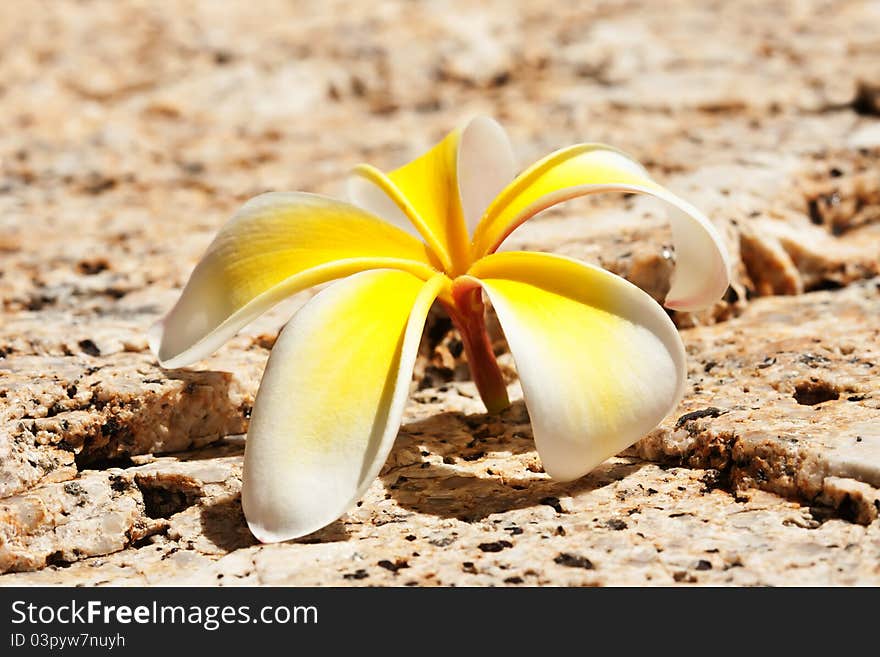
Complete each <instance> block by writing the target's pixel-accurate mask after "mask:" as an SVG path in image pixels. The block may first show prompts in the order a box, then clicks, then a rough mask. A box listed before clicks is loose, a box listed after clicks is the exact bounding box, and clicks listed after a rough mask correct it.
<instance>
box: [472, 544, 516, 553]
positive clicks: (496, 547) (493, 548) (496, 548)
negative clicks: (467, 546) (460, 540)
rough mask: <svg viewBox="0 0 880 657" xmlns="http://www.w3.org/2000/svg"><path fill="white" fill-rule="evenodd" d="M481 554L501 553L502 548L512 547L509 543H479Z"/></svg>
mask: <svg viewBox="0 0 880 657" xmlns="http://www.w3.org/2000/svg"><path fill="white" fill-rule="evenodd" d="M477 547H478V548H480V550H482V551H483V552H501V550H503V549H504V548H510V547H513V543H511V542H510V541H493V542H492V543H480V544H479V545H478V546H477Z"/></svg>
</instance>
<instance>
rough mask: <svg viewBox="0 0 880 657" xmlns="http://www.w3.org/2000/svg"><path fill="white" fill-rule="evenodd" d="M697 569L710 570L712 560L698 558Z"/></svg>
mask: <svg viewBox="0 0 880 657" xmlns="http://www.w3.org/2000/svg"><path fill="white" fill-rule="evenodd" d="M697 570H712V562H710V561H706V560H705V559H700V560H699V561H698V562H697Z"/></svg>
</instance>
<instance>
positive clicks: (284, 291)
mask: <svg viewBox="0 0 880 657" xmlns="http://www.w3.org/2000/svg"><path fill="white" fill-rule="evenodd" d="M389 267H390V268H398V269H403V270H406V271H410V272H413V273H414V274H416V275H418V276H420V277H422V278H425V279H427V278H430V277H431V276H432V275H433V274H434V273H435V271H434V269H433V268H432V267H431V260H430V254H429V252H428V250H427V248H426V247H425V245H424V244H423V243H421V242H420V241H418V240H416V239H415V238H413V237H411V236H409V235H407V234H406V233H404V232H403V231H401V230H399V229H397V228H395V227H393V226H389V225H388V224H387V223H385V222H384V221H382V220H381V219H379V218H378V217H374V216H372V215H370V214H368V213H366V212H365V211H363V210H361V209H359V208H356V207H354V206H353V205H349V204H348V203H342V202H340V201H335V200H333V199H329V198H325V197H323V196H316V195H314V194H304V193H298V192H293V193H269V194H263V195H261V196H257V197H255V198H253V199H251V200H250V201H248V202H247V203H245V205H244V206H243V207H242V208H241V209H240V210H239V211H238V213H237V214H236V215H235V216H234V217H233V218H232V219H231V220H230V221H229V222H228V223H227V224H226V225H225V226H224V227H223V228H222V229H221V230H220V232H219V233H218V234H217V236H216V237H215V238H214V241H213V242H212V243H211V245H210V246H209V247H208V250H207V252H206V253H205V255H204V256H202V259H201V261H199V263H198V265H197V266H196V268H195V270H194V271H193V273H192V275H191V276H190V279H189V281H188V282H187V284H186V287H185V288H184V290H183V293H182V294H181V296H180V299H179V300H178V301H177V304H176V305H175V306H174V308H172V310H171V312H170V313H168V315H167V316H166V317H165V319H164V320H162V321H161V322H160V323H159V324H157V325H156V326H155V327H154V329H153V331H152V335H151V346H152V347H153V349H154V351H155V352H156V353H157V355H158V357H159V361H160V362H161V363H162V365H163V366H164V367H183V366H185V365H188V364H190V363H193V362H195V361H197V360H199V359H201V358H204V357H206V356H208V355H210V354H211V353H213V352H214V351H215V350H217V349H218V348H219V347H220V346H221V345H222V344H223V343H224V342H226V341H227V340H229V339H230V338H231V337H232V336H233V335H235V334H236V333H237V332H238V331H239V330H241V328H243V327H244V326H245V325H246V324H248V323H249V322H250V321H252V320H253V319H255V318H256V317H257V316H258V315H260V314H262V313H263V312H265V311H266V310H268V309H269V308H270V307H272V306H273V305H275V304H276V303H278V302H279V301H281V300H282V299H284V298H286V297H288V296H290V295H292V294H295V293H296V292H299V291H301V290H304V289H307V288H309V287H312V286H314V285H317V284H319V283H324V282H326V281H329V280H333V279H336V278H341V277H343V276H347V275H349V274H352V273H355V272H359V271H363V270H366V269H376V268H389Z"/></svg>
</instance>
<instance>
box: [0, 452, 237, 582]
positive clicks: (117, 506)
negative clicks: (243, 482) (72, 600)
mask: <svg viewBox="0 0 880 657" xmlns="http://www.w3.org/2000/svg"><path fill="white" fill-rule="evenodd" d="M240 451H241V450H240V447H236V446H234V445H232V446H220V447H218V448H212V449H205V450H201V451H199V452H197V453H191V454H190V458H192V459H193V460H187V457H186V456H185V455H184V456H182V457H179V458H172V457H166V458H154V457H149V458H147V459H145V460H147V461H148V462H147V463H146V464H144V465H140V466H135V467H130V468H125V469H122V468H110V469H106V470H84V471H83V472H82V473H81V474H80V476H78V477H77V478H76V479H75V480H72V481H67V482H63V483H61V482H57V483H51V484H46V485H43V486H39V487H36V488H33V489H31V490H29V491H28V492H27V493H24V494H21V495H13V496H9V497H6V498H5V499H3V500H2V501H0V571H4V572H5V571H25V570H36V569H39V568H43V567H45V566H46V565H60V566H62V567H67V566H68V565H69V564H70V563H72V562H76V561H80V560H82V559H86V558H89V557H96V556H103V555H108V554H113V553H116V552H119V551H121V550H124V549H125V548H129V547H131V546H133V545H135V546H136V545H138V544H141V543H143V542H144V540H145V539H146V538H147V537H149V536H152V535H155V534H160V533H161V534H162V535H163V536H166V537H169V536H170V537H174V538H175V539H176V540H179V541H184V539H187V542H186V544H188V545H189V546H190V548H192V549H196V548H202V549H203V550H205V551H210V549H207V550H206V549H205V548H204V547H203V546H202V545H201V543H204V539H202V540H201V541H199V539H200V538H202V536H201V534H202V532H201V531H197V530H195V529H194V528H193V527H192V523H191V522H190V523H188V522H187V520H188V516H187V514H186V510H187V509H189V508H190V507H192V506H193V505H196V504H198V503H200V502H205V503H216V502H217V500H218V499H224V495H226V494H228V492H229V488H230V487H234V488H235V492H236V493H238V492H239V491H240V474H241V463H240V458H238V454H239V453H240ZM230 453H232V454H234V456H229V454H230ZM190 515H191V514H190ZM208 515H209V516H210V514H208ZM169 518H174V520H173V521H169V520H168V519H169ZM245 531H246V529H245ZM209 535H210V532H209Z"/></svg>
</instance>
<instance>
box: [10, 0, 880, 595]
mask: <svg viewBox="0 0 880 657" xmlns="http://www.w3.org/2000/svg"><path fill="white" fill-rule="evenodd" d="M462 17H464V20H463V18H462ZM780 26H784V27H785V29H780ZM661 27H662V29H661ZM878 31H880V9H878V7H877V5H876V3H870V2H854V1H853V2H850V1H840V2H833V3H828V4H823V5H819V4H815V5H814V4H811V3H806V4H804V3H795V2H792V3H787V2H771V3H765V2H760V3H758V2H755V3H736V4H731V3H717V5H715V4H713V3H708V4H702V5H695V4H694V3H687V2H675V3H672V4H670V3H664V5H663V6H662V7H661V6H659V5H656V6H655V5H652V4H651V3H638V2H630V1H624V0H614V1H611V2H604V3H597V4H595V5H590V6H581V5H572V6H570V7H566V8H563V7H559V8H554V11H553V12H549V11H548V10H547V9H546V6H545V5H544V3H540V2H534V3H532V2H524V3H518V5H517V9H516V10H510V9H509V4H508V3H504V2H500V0H494V1H488V0H487V1H481V2H455V3H451V4H450V3H440V4H417V3H384V4H381V5H379V6H377V5H376V4H375V3H363V4H359V3H354V4H352V3H344V4H343V3H337V2H331V3H317V2H303V3H298V6H297V8H296V11H295V12H294V10H293V8H292V7H291V6H290V5H289V3H284V2H280V1H278V2H266V3H261V8H260V11H259V12H255V11H254V10H253V7H252V6H251V5H250V4H249V3H244V2H226V3H222V4H219V3H212V2H208V1H201V2H193V3H187V4H186V5H180V4H179V3H170V2H164V1H160V2H155V3H150V4H125V5H123V4H116V3H101V4H89V5H83V4H82V3H78V2H72V1H60V2H57V3H53V4H52V6H51V8H49V7H44V6H41V5H36V4H35V5H31V6H29V7H28V8H27V9H24V8H22V7H21V6H18V5H16V6H14V7H13V6H12V4H8V5H2V6H0V48H2V51H3V52H4V53H5V55H4V57H3V58H2V59H0V109H2V111H3V115H4V117H6V118H7V122H8V124H9V125H10V126H11V128H12V129H9V130H5V131H2V132H0V300H2V310H0V312H2V314H0V573H2V572H5V573H7V574H5V575H0V584H30V583H34V584H104V583H112V584H176V583H187V584H221V585H227V584H236V583H244V584H288V583H289V584H333V585H348V584H351V585H368V584H392V585H410V584H414V585H433V584H436V585H485V584H495V585H535V584H563V585H565V584H578V585H614V584H707V583H708V584H856V583H859V584H862V583H870V584H877V583H880V569H878V566H877V564H878V563H880V520H878V519H877V516H878V508H880V430H878V427H880V400H878V397H877V389H878V385H877V381H878V375H880V371H878V367H880V353H878V352H880V324H878V321H877V319H876V318H877V317H878V316H880V288H878V281H880V279H878V278H877V276H878V274H880V175H878V172H880V92H878V89H880V79H878V78H877V67H876V62H877V57H878V56H880V51H878V46H877V39H876V34H877V33H878ZM473 113H489V114H491V115H494V116H496V117H498V118H499V119H501V120H502V121H503V122H504V124H505V126H506V127H507V128H508V129H509V131H510V133H511V137H512V139H513V143H514V149H515V152H516V154H517V156H518V158H519V160H520V162H521V163H522V164H526V163H528V162H531V161H533V160H534V159H536V158H538V157H541V156H542V155H544V154H546V153H547V152H549V151H550V150H552V149H553V148H557V147H560V146H564V145H567V144H570V143H574V142H577V141H604V142H608V143H612V144H614V145H616V146H618V147H621V148H623V149H625V150H627V151H629V152H631V153H632V154H633V155H634V156H636V157H637V158H638V159H640V160H641V161H642V162H644V163H645V164H646V166H647V167H648V168H649V169H650V170H651V172H652V173H653V174H654V175H655V176H656V177H657V178H658V179H659V180H661V181H662V182H664V183H665V184H667V185H668V186H669V187H670V188H672V189H673V190H675V191H676V192H678V193H680V194H681V195H683V196H685V197H686V198H687V199H688V200H690V201H691V202H692V203H694V204H695V205H697V206H698V207H700V208H701V209H702V210H704V211H705V212H706V213H707V214H708V215H709V216H710V217H711V218H712V220H713V221H714V222H715V223H716V225H717V226H718V228H719V229H720V231H721V232H722V234H723V235H724V236H725V238H726V240H727V242H728V246H729V249H730V252H731V255H732V257H733V262H734V271H733V282H732V286H731V289H730V290H729V291H728V294H727V295H726V296H725V298H724V299H723V300H722V301H720V302H719V303H718V304H716V306H715V307H714V308H712V309H709V310H707V311H704V312H701V313H698V314H674V316H673V319H674V320H675V321H676V323H677V324H678V325H679V327H680V328H681V330H682V337H683V339H684V341H685V344H686V346H687V349H688V356H689V367H690V371H689V383H690V386H689V390H688V392H687V394H686V396H685V398H684V400H683V401H682V404H681V407H680V408H679V409H677V411H676V412H675V413H673V414H672V415H670V417H669V418H667V419H666V420H665V421H664V423H663V424H662V425H661V426H660V427H659V428H658V429H657V430H655V431H654V432H652V433H651V434H650V435H649V436H647V437H646V438H645V439H644V440H642V441H641V442H640V443H638V444H637V445H636V446H635V447H634V448H633V449H631V450H629V451H627V452H626V453H624V454H622V455H620V456H619V457H617V458H615V459H611V460H610V461H608V462H607V463H606V464H604V465H603V466H602V467H600V468H599V469H598V470H597V471H595V472H594V473H592V474H590V475H589V476H587V477H585V478H583V479H581V480H579V481H576V482H572V483H567V484H560V483H555V482H552V481H551V480H549V478H548V477H547V476H546V475H545V474H544V473H543V471H542V469H541V464H540V460H539V459H538V457H537V454H536V453H535V452H534V449H533V444H532V440H531V432H530V429H529V424H528V417H527V415H526V412H525V409H524V406H523V405H522V403H521V402H517V403H515V404H514V406H513V407H512V408H511V409H510V410H509V411H507V412H505V413H504V414H503V415H502V416H500V417H497V418H495V417H487V416H485V415H483V414H482V413H483V412H484V409H483V408H482V406H481V404H480V402H479V400H478V398H477V397H476V393H475V390H474V387H473V385H472V384H471V383H470V382H469V381H468V373H467V368H466V364H465V363H464V362H463V360H462V355H461V345H460V343H459V342H458V341H457V338H456V336H455V335H454V334H453V333H452V332H450V327H449V324H448V322H445V321H444V320H443V318H442V317H441V316H440V315H439V314H432V317H431V320H430V321H429V326H428V331H427V332H426V338H425V341H424V344H423V346H422V350H421V354H420V358H419V362H418V363H417V367H416V373H415V377H414V382H413V395H412V399H411V401H410V403H409V405H408V407H407V410H406V415H405V424H404V427H403V428H402V430H401V433H400V436H399V438H398V442H397V445H396V446H395V449H394V452H393V453H392V456H391V458H390V459H389V462H388V464H387V465H386V467H385V469H384V470H383V472H382V474H381V476H380V478H379V479H378V480H377V481H376V482H375V483H374V485H373V486H372V487H371V488H370V490H369V491H368V493H367V494H366V496H365V497H364V498H363V500H362V501H361V503H360V505H359V506H358V507H357V508H356V509H353V510H352V512H351V513H349V514H348V515H347V516H345V517H344V518H342V519H341V520H339V521H338V522H336V523H334V524H333V525H331V526H330V527H328V528H326V529H324V530H322V531H320V532H318V533H316V534H314V535H312V536H310V537H307V538H305V539H301V540H299V541H295V542H291V543H286V544H283V545H275V546H258V545H255V544H254V542H253V539H252V537H251V536H250V534H249V532H248V531H247V528H246V525H245V524H244V521H243V518H242V515H241V507H240V502H239V497H238V495H239V491H240V475H241V455H242V452H243V444H244V442H243V441H244V439H243V437H241V434H244V433H245V432H246V430H247V420H248V417H249V414H250V408H251V406H252V403H253V396H254V394H255V392H256V389H257V385H258V383H259V378H260V375H261V372H262V369H263V366H264V364H265V360H266V358H267V356H268V354H269V350H270V349H271V347H272V344H273V342H274V338H275V335H276V333H277V330H278V329H279V327H280V326H282V325H283V323H284V322H285V321H286V320H287V318H289V317H290V315H291V314H292V313H293V312H295V310H296V309H297V308H298V307H299V306H301V305H302V304H303V303H304V302H305V301H306V300H307V299H308V298H309V296H310V295H309V293H305V294H302V295H298V296H297V297H295V298H293V299H291V300H289V301H288V302H285V303H284V304H282V305H281V306H279V307H277V308H275V309H273V310H272V311H271V312H270V313H268V314H267V315H266V316H264V317H262V318H261V319H260V320H258V321H257V322H255V323H254V324H253V325H252V326H250V327H248V328H247V329H246V330H245V331H244V332H242V334H240V335H239V336H238V337H236V338H235V339H234V340H233V341H231V342H230V343H229V344H228V345H227V346H226V347H224V348H223V349H221V350H220V351H219V352H218V353H217V354H215V355H214V356H212V357H211V358H209V359H207V360H206V361H204V362H202V363H200V364H199V365H198V366H197V367H193V368H190V369H188V370H180V371H166V370H162V369H161V368H159V367H158V365H157V364H156V362H155V360H154V359H153V357H152V356H151V354H150V352H149V350H148V348H147V342H146V331H147V329H148V328H149V326H150V325H151V324H152V323H153V322H154V321H155V320H156V319H158V318H159V316H160V315H161V314H162V313H163V312H164V311H165V310H166V309H167V308H168V307H170V305H171V304H172V303H173V301H174V299H175V298H176V295H177V294H178V292H179V290H180V288H181V286H182V285H183V283H184V282H185V280H186V277H187V276H188V274H189V272H190V270H191V268H192V266H193V265H194V263H195V262H196V261H197V259H198V257H199V255H200V254H201V252H202V250H203V249H204V248H205V246H207V244H208V242H209V241H210V239H211V237H212V235H213V233H214V232H215V231H216V230H217V228H218V227H219V226H220V225H221V224H222V223H223V222H224V221H225V220H226V219H227V218H228V217H229V216H230V215H231V213H232V212H233V211H234V209H235V208H236V207H237V205H239V204H240V203H241V202H243V201H244V200H246V199H247V198H248V197H250V196H252V195H254V194H256V193H259V192H261V191H266V190H270V189H278V190H281V189H303V190H307V191H314V192H321V193H329V194H339V193H340V192H341V189H342V185H341V184H340V183H341V181H342V179H343V176H344V173H345V172H346V170H347V169H348V168H349V167H350V166H352V165H353V164H355V163H357V162H358V161H362V160H368V161H370V162H371V163H373V164H375V165H377V166H380V167H386V168H390V167H393V166H395V165H397V164H399V163H401V162H403V161H405V160H406V159H408V158H410V157H412V156H414V155H416V154H417V153H419V152H420V151H421V150H422V149H424V148H425V147H426V146H428V145H430V144H431V143H433V141H435V140H436V139H437V138H438V137H440V136H441V135H442V134H443V133H444V132H445V131H446V130H448V129H449V128H450V127H452V126H454V125H456V124H457V123H458V122H460V121H461V120H462V119H464V118H465V117H466V116H468V115H470V114H473ZM508 246H509V248H528V249H535V250H543V251H551V252H555V253H560V254H564V255H569V256H574V257H578V258H582V259H584V260H587V261H590V262H595V263H599V264H601V265H603V266H605V267H607V268H609V269H611V270H612V271H615V272H616V273H619V274H621V275H623V276H626V277H627V278H629V279H630V280H632V281H633V282H635V283H636V284H638V285H639V286H641V287H642V288H644V289H645V290H647V291H648V292H649V293H651V294H652V295H653V296H654V297H655V298H657V299H658V300H659V299H662V298H663V296H664V294H665V293H666V291H667V290H668V287H669V276H670V273H671V271H672V269H673V266H674V259H675V253H674V250H673V249H672V248H671V240H670V237H669V233H668V229H667V227H666V225H665V223H664V215H663V209H662V208H661V207H658V206H657V205H655V204H654V203H653V202H651V201H649V200H647V199H643V198H637V197H631V196H626V197H622V196H618V195H607V196H598V197H594V198H590V199H581V200H578V201H574V202H571V203H568V204H566V205H564V206H562V207H560V208H556V209H553V210H551V211H548V212H546V213H544V214H542V215H541V216H540V217H539V218H537V219H535V220H533V221H531V222H529V223H527V224H525V225H524V226H522V227H521V228H519V229H518V230H517V231H515V232H514V234H513V235H512V236H511V239H510V240H509V243H508ZM494 337H495V338H496V339H497V348H498V350H499V352H501V353H502V354H503V355H502V356H501V357H500V360H501V364H502V367H503V368H504V371H505V373H506V375H507V376H508V377H509V380H510V383H511V393H512V397H513V398H514V399H518V398H519V397H520V396H521V395H519V393H518V384H517V382H516V375H515V370H514V368H513V363H512V360H511V359H510V357H509V355H508V354H506V353H504V351H505V345H504V342H503V336H502V334H501V332H500V330H499V329H498V328H497V326H495V329H494ZM450 548H451V549H450Z"/></svg>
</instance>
